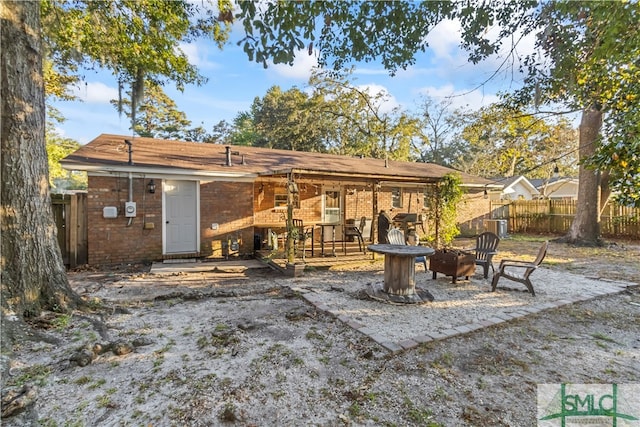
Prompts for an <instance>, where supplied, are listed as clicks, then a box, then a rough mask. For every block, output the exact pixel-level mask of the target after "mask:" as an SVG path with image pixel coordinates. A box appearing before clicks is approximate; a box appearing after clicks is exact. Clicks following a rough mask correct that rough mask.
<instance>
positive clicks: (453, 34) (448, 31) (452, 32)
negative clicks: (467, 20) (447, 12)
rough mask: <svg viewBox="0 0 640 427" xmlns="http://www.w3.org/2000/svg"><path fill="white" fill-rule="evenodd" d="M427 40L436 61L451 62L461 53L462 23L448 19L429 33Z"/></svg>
mask: <svg viewBox="0 0 640 427" xmlns="http://www.w3.org/2000/svg"><path fill="white" fill-rule="evenodd" d="M426 40H427V43H429V48H430V49H431V51H432V52H433V55H434V60H435V61H441V60H443V59H444V60H448V61H450V60H451V59H452V58H454V57H455V56H457V55H458V52H459V51H460V48H459V46H460V23H459V22H458V21H452V20H450V19H446V20H444V21H442V22H440V23H439V24H438V25H436V26H435V27H434V28H433V29H432V30H431V31H430V32H429V34H428V35H427V37H426Z"/></svg>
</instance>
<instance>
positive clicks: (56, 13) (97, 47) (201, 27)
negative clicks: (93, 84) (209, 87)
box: [41, 0, 232, 88]
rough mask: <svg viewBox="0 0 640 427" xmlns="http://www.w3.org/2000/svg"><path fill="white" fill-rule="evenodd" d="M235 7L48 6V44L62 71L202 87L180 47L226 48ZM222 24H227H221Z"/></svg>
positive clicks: (121, 0)
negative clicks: (196, 43) (202, 43)
mask: <svg viewBox="0 0 640 427" xmlns="http://www.w3.org/2000/svg"><path fill="white" fill-rule="evenodd" d="M231 8H232V4H231V2H230V1H219V2H218V3H217V7H215V5H214V4H213V3H212V2H210V1H202V2H189V1H186V0H175V1H170V2H158V1H154V0H116V1H108V2H107V1H90V0H77V1H73V2H69V1H64V0H43V1H42V7H41V16H42V28H43V29H44V40H45V44H46V46H47V47H48V49H49V52H50V55H51V57H52V61H53V63H54V64H55V67H56V68H57V69H58V70H63V71H65V72H64V73H63V74H67V73H66V72H68V71H72V70H73V67H74V66H77V65H80V64H82V65H84V66H88V67H96V68H107V69H110V70H112V71H113V72H114V74H115V75H116V76H117V77H118V79H119V80H120V81H123V82H128V83H133V82H134V81H139V80H140V76H141V75H142V77H143V78H144V79H147V80H151V81H154V82H156V83H161V82H164V81H167V80H169V81H173V82H175V83H176V85H177V86H178V87H179V88H181V87H183V86H184V85H185V84H188V83H202V82H203V81H204V79H203V77H202V76H200V75H199V74H198V71H197V69H196V68H195V67H194V66H193V65H191V64H190V63H189V61H188V59H187V56H186V54H185V53H184V52H183V51H182V50H181V49H180V44H181V43H183V42H189V41H190V40H193V39H194V38H197V37H209V38H212V39H213V40H215V41H216V42H217V43H218V44H219V46H220V47H222V45H223V44H224V43H225V42H226V40H227V38H228V33H229V22H228V20H226V19H224V17H225V14H227V13H228V12H229V11H230V10H231ZM219 18H222V19H219Z"/></svg>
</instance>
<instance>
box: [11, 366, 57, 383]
mask: <svg viewBox="0 0 640 427" xmlns="http://www.w3.org/2000/svg"><path fill="white" fill-rule="evenodd" d="M49 374H51V368H49V367H48V366H45V365H33V366H29V367H27V368H25V369H23V370H22V372H21V373H20V375H18V376H17V377H16V378H14V379H12V380H10V381H9V382H8V385H11V386H22V385H24V384H26V383H28V382H29V383H35V384H36V385H38V386H43V385H45V384H46V383H47V378H48V377H49Z"/></svg>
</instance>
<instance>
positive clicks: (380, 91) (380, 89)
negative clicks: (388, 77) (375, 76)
mask: <svg viewBox="0 0 640 427" xmlns="http://www.w3.org/2000/svg"><path fill="white" fill-rule="evenodd" d="M356 88H357V89H358V90H360V91H362V92H365V93H367V94H368V95H369V96H371V97H372V98H374V100H375V101H376V102H377V103H378V104H379V107H380V112H381V113H385V114H386V113H391V111H393V109H394V108H397V107H400V103H399V102H398V100H397V99H396V98H395V97H394V96H393V95H391V93H390V92H389V90H388V89H387V88H386V87H384V86H382V85H379V84H375V83H369V84H364V85H358V86H356ZM378 95H380V98H377V99H376V97H377V96H378Z"/></svg>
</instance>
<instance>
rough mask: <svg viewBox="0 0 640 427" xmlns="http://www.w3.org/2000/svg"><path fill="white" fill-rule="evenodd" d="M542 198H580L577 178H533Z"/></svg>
mask: <svg viewBox="0 0 640 427" xmlns="http://www.w3.org/2000/svg"><path fill="white" fill-rule="evenodd" d="M531 181H532V183H534V185H535V186H536V188H537V189H538V191H539V192H540V197H539V198H542V199H551V200H578V179H577V178H552V179H551V180H542V179H537V180H531Z"/></svg>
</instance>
